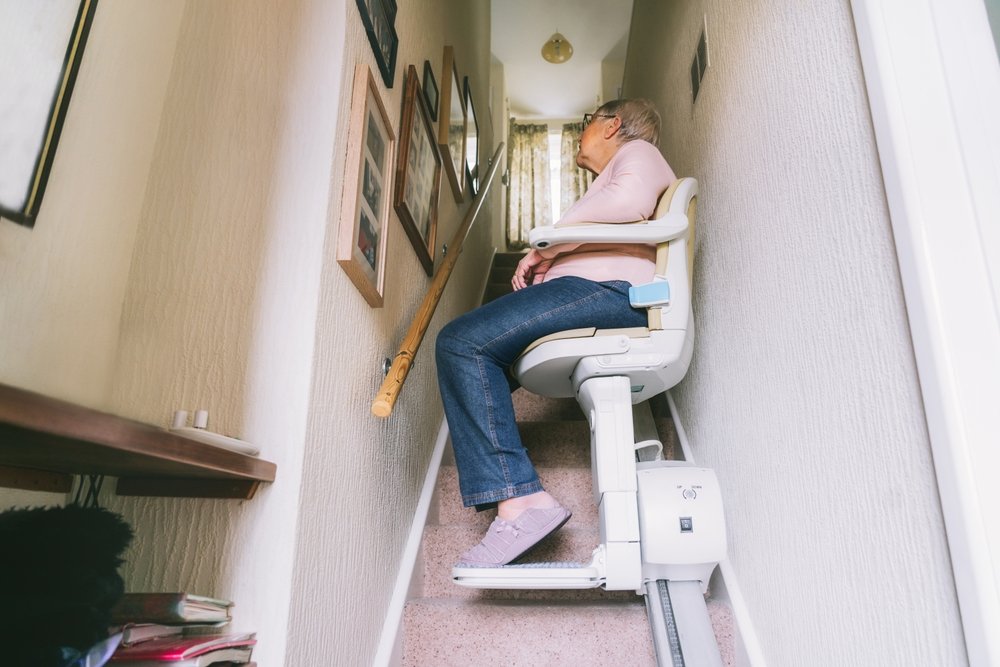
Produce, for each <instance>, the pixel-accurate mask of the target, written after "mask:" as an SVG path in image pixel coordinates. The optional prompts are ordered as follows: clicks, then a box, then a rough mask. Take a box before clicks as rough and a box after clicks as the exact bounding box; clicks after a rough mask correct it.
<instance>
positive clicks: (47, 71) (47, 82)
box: [0, 0, 97, 227]
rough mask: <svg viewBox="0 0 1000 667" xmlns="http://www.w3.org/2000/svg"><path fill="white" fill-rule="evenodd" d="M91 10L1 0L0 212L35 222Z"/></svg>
mask: <svg viewBox="0 0 1000 667" xmlns="http://www.w3.org/2000/svg"><path fill="white" fill-rule="evenodd" d="M96 10H97V0H63V2H0V26H2V28H0V33H3V37H2V38H0V51H2V52H3V55H2V57H0V61H2V64H0V77H2V78H3V90H4V94H3V96H2V98H0V146H2V147H3V148H2V149H0V218H4V219H6V220H11V221H12V222H16V223H18V224H22V225H24V226H26V227H34V226H35V221H36V220H37V218H38V212H39V210H40V208H41V205H42V197H43V196H44V194H45V188H46V186H47V185H48V182H49V175H50V173H51V171H52V163H53V161H54V160H55V154H56V148H57V146H58V144H59V137H60V135H61V133H62V128H63V123H64V122H65V119H66V114H67V112H68V110H69V103H70V97H71V95H72V93H73V86H74V84H75V83H76V77H77V73H78V72H79V70H80V63H81V61H82V59H83V50H84V46H85V45H86V43H87V37H88V35H89V34H90V26H91V24H92V23H93V21H94V12H95V11H96ZM71 179H72V177H70V180H71Z"/></svg>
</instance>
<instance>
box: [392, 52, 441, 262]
mask: <svg viewBox="0 0 1000 667" xmlns="http://www.w3.org/2000/svg"><path fill="white" fill-rule="evenodd" d="M440 189H441V155H440V154H439V153H438V149H437V146H436V145H435V144H434V131H433V130H432V129H431V117H430V112H429V111H428V110H427V103H426V102H425V101H424V97H423V95H422V94H421V93H420V81H419V77H418V75H417V68H416V67H414V66H413V65H410V66H409V67H408V68H407V71H406V83H405V84H404V88H403V118H402V122H401V123H400V129H399V153H398V155H397V158H396V187H395V197H394V199H393V202H394V204H395V207H396V213H397V214H398V215H399V220H400V222H401V223H402V224H403V230H404V231H405V232H406V235H407V237H409V239H410V243H411V244H412V245H413V249H414V250H415V251H416V253H417V258H418V259H419V260H420V263H421V264H422V265H423V267H424V271H426V272H427V275H429V276H430V275H434V241H435V237H436V235H437V214H438V191H439V190H440Z"/></svg>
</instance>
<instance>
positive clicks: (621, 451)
mask: <svg viewBox="0 0 1000 667" xmlns="http://www.w3.org/2000/svg"><path fill="white" fill-rule="evenodd" d="M697 192H698V183H697V181H696V180H695V179H693V178H682V179H678V180H677V181H675V182H674V183H673V184H672V185H671V186H670V188H668V189H667V191H666V192H664V194H663V195H662V196H661V197H660V200H659V202H658V204H657V207H656V211H655V212H654V216H653V219H651V220H649V221H642V222H638V223H630V224H587V225H575V226H570V227H559V228H556V227H551V226H550V227H538V228H536V229H534V230H532V232H531V234H530V242H531V245H532V247H534V248H548V247H550V246H554V245H558V244H560V243H580V242H583V243H647V244H656V246H657V250H656V276H655V278H654V280H653V282H652V283H649V284H647V285H641V286H637V287H633V288H632V289H631V290H630V300H631V302H632V305H633V306H636V307H645V308H647V309H648V313H649V321H648V326H647V327H642V328H630V329H607V330H596V329H593V328H590V329H574V330H571V331H564V332H559V333H556V334H553V335H551V336H546V337H545V338H542V339H539V340H538V341H535V342H534V343H533V344H532V345H530V346H529V347H528V349H527V350H525V351H524V352H523V353H522V355H521V356H520V358H519V359H518V360H517V361H516V362H515V364H514V366H513V369H512V371H513V374H514V376H515V377H516V378H517V380H518V382H519V383H520V384H521V386H523V387H525V388H526V389H528V390H529V391H532V392H534V393H537V394H541V395H543V396H549V397H570V396H574V397H576V399H577V401H578V402H579V404H580V406H581V408H582V409H583V412H584V414H585V415H586V416H587V420H588V422H589V425H590V433H591V462H592V463H591V465H592V469H593V470H592V472H593V493H594V501H595V503H596V504H597V505H598V508H599V524H600V544H599V545H598V546H597V548H596V549H594V553H593V556H592V558H591V561H590V562H589V563H586V564H581V563H523V564H512V565H506V566H502V567H493V568H481V567H465V566H456V567H455V568H453V570H452V578H453V580H454V581H455V583H457V584H459V585H462V586H469V587H475V588H520V589H531V588H542V589H566V588H597V587H604V588H605V589H606V590H634V591H636V592H637V593H638V594H645V595H646V606H647V610H648V615H649V618H650V623H651V630H652V632H653V638H654V643H655V644H656V651H657V656H658V663H659V664H660V665H671V664H673V665H682V664H684V662H683V657H682V656H681V650H682V649H681V646H680V644H681V640H684V639H685V637H686V638H687V640H686V641H684V642H683V643H684V646H685V648H684V649H683V651H684V653H685V654H687V655H688V656H689V658H694V656H695V655H696V654H705V653H707V655H708V657H707V658H695V661H694V662H690V661H689V664H721V659H720V658H719V657H718V646H717V645H716V643H715V639H714V635H713V634H712V628H711V624H710V623H709V620H708V613H707V609H706V607H705V601H704V592H705V591H706V590H707V587H708V581H709V577H710V576H711V574H712V571H713V570H714V569H715V566H716V564H717V563H718V561H719V560H721V559H722V558H724V557H725V552H726V540H725V525H724V520H723V514H722V500H721V494H720V491H719V486H718V482H717V480H716V478H715V474H714V473H713V472H712V471H711V470H709V469H705V468H698V467H695V466H692V465H690V464H687V463H685V462H683V461H664V460H663V456H662V444H661V443H660V442H659V440H658V438H657V436H656V432H655V426H654V423H653V418H652V415H651V412H650V409H649V405H648V402H647V401H648V399H650V398H652V397H654V396H656V395H658V394H661V393H663V392H665V391H667V390H668V389H670V388H671V387H673V386H674V385H676V384H677V383H678V382H680V381H681V379H682V378H683V377H684V374H685V373H686V372H687V369H688V365H689V364H690V362H691V355H692V351H693V347H694V321H693V315H692V310H691V271H692V265H693V258H694V219H695V204H696V197H697ZM696 645H697V646H701V645H704V649H702V648H692V647H695V646H696ZM668 657H670V659H671V660H672V661H673V662H668V661H667V658H668Z"/></svg>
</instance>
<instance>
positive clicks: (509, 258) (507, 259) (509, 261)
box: [493, 252, 526, 267]
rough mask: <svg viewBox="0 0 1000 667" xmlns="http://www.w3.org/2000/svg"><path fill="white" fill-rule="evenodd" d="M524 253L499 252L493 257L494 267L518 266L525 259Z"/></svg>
mask: <svg viewBox="0 0 1000 667" xmlns="http://www.w3.org/2000/svg"><path fill="white" fill-rule="evenodd" d="M525 254H526V253H524V252H498V253H497V254H496V255H494V256H493V266H495V267H496V266H509V267H514V266H517V263H518V262H520V261H521V260H522V259H524V255H525Z"/></svg>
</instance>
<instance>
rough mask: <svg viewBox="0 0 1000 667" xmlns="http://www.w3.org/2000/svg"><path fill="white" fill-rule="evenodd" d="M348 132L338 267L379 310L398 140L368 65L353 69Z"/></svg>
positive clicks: (382, 289) (381, 300)
mask: <svg viewBox="0 0 1000 667" xmlns="http://www.w3.org/2000/svg"><path fill="white" fill-rule="evenodd" d="M349 128H350V129H349V130H348V137H347V169H346V170H345V171H344V193H343V197H342V199H341V206H340V230H339V233H338V236H337V263H338V264H340V268H342V269H343V270H344V272H345V273H346V274H347V275H348V277H349V278H350V279H351V282H353V283H354V286H355V287H357V288H358V291H359V292H361V295H362V296H363V297H364V298H365V301H367V302H368V305H369V306H372V307H373V308H380V307H381V306H382V302H383V296H384V294H385V291H384V290H385V287H384V286H385V251H386V239H387V238H388V231H389V193H390V192H391V188H390V186H391V182H392V176H393V157H394V150H395V145H396V138H395V136H394V135H393V132H392V124H391V123H390V122H389V116H388V114H386V112H385V105H383V104H382V98H381V97H380V96H379V92H378V86H377V85H376V83H375V77H373V76H372V71H371V68H369V67H368V65H364V64H359V65H358V66H357V67H355V68H354V96H353V99H352V101H351V116H350V125H349Z"/></svg>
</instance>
